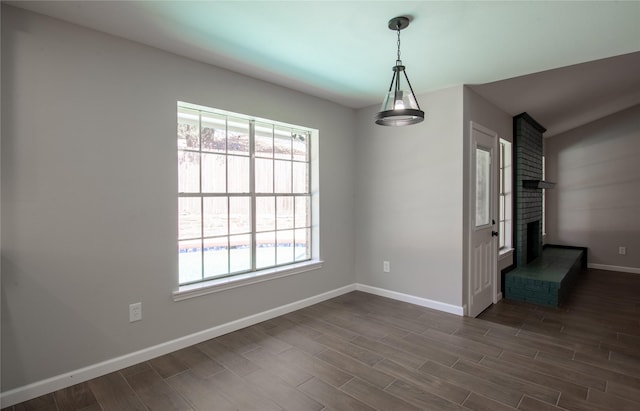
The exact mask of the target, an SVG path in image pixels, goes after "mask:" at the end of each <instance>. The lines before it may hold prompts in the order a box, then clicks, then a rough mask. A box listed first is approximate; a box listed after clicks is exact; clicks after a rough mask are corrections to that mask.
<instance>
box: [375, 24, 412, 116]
mask: <svg viewBox="0 0 640 411" xmlns="http://www.w3.org/2000/svg"><path fill="white" fill-rule="evenodd" d="M408 26H409V18H407V17H395V18H393V19H391V20H389V29H391V30H396V31H397V32H398V58H397V59H396V65H395V66H393V77H391V84H390V85H389V91H388V92H387V95H386V96H385V98H384V101H383V102H382V108H381V109H380V112H379V113H378V114H376V124H379V125H381V126H408V125H411V124H416V123H420V122H421V121H423V120H424V111H422V110H420V104H418V100H417V99H416V95H415V93H414V92H413V88H412V87H411V82H409V77H408V76H407V72H406V70H405V66H403V65H402V60H400V30H402V29H405V28H407V27H408ZM403 83H406V86H408V87H409V89H408V90H407V89H406V88H403Z"/></svg>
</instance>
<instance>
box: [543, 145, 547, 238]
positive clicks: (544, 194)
mask: <svg viewBox="0 0 640 411" xmlns="http://www.w3.org/2000/svg"><path fill="white" fill-rule="evenodd" d="M546 169H547V165H546V163H545V161H544V156H542V181H544V180H546V176H545V174H546ZM546 193H547V190H546V189H544V188H543V189H542V241H543V242H544V239H545V237H546V236H547V218H546V214H547V210H546V208H547V207H546V205H547V201H546Z"/></svg>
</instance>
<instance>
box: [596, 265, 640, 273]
mask: <svg viewBox="0 0 640 411" xmlns="http://www.w3.org/2000/svg"><path fill="white" fill-rule="evenodd" d="M587 267H589V268H595V269H596V270H607V271H620V272H622V273H632V274H640V268H635V267H622V266H618V265H608V264H593V263H588V264H587Z"/></svg>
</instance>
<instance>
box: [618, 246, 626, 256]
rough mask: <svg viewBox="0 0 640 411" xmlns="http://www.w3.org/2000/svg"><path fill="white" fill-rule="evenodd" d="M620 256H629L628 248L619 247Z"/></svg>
mask: <svg viewBox="0 0 640 411" xmlns="http://www.w3.org/2000/svg"><path fill="white" fill-rule="evenodd" d="M618 254H620V255H627V247H622V246H620V247H618Z"/></svg>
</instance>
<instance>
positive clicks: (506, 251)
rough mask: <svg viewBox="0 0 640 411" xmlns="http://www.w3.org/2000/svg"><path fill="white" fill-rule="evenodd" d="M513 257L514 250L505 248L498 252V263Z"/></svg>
mask: <svg viewBox="0 0 640 411" xmlns="http://www.w3.org/2000/svg"><path fill="white" fill-rule="evenodd" d="M512 255H513V248H504V249H502V250H500V251H499V252H498V261H500V260H503V259H505V258H507V257H510V256H512Z"/></svg>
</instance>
